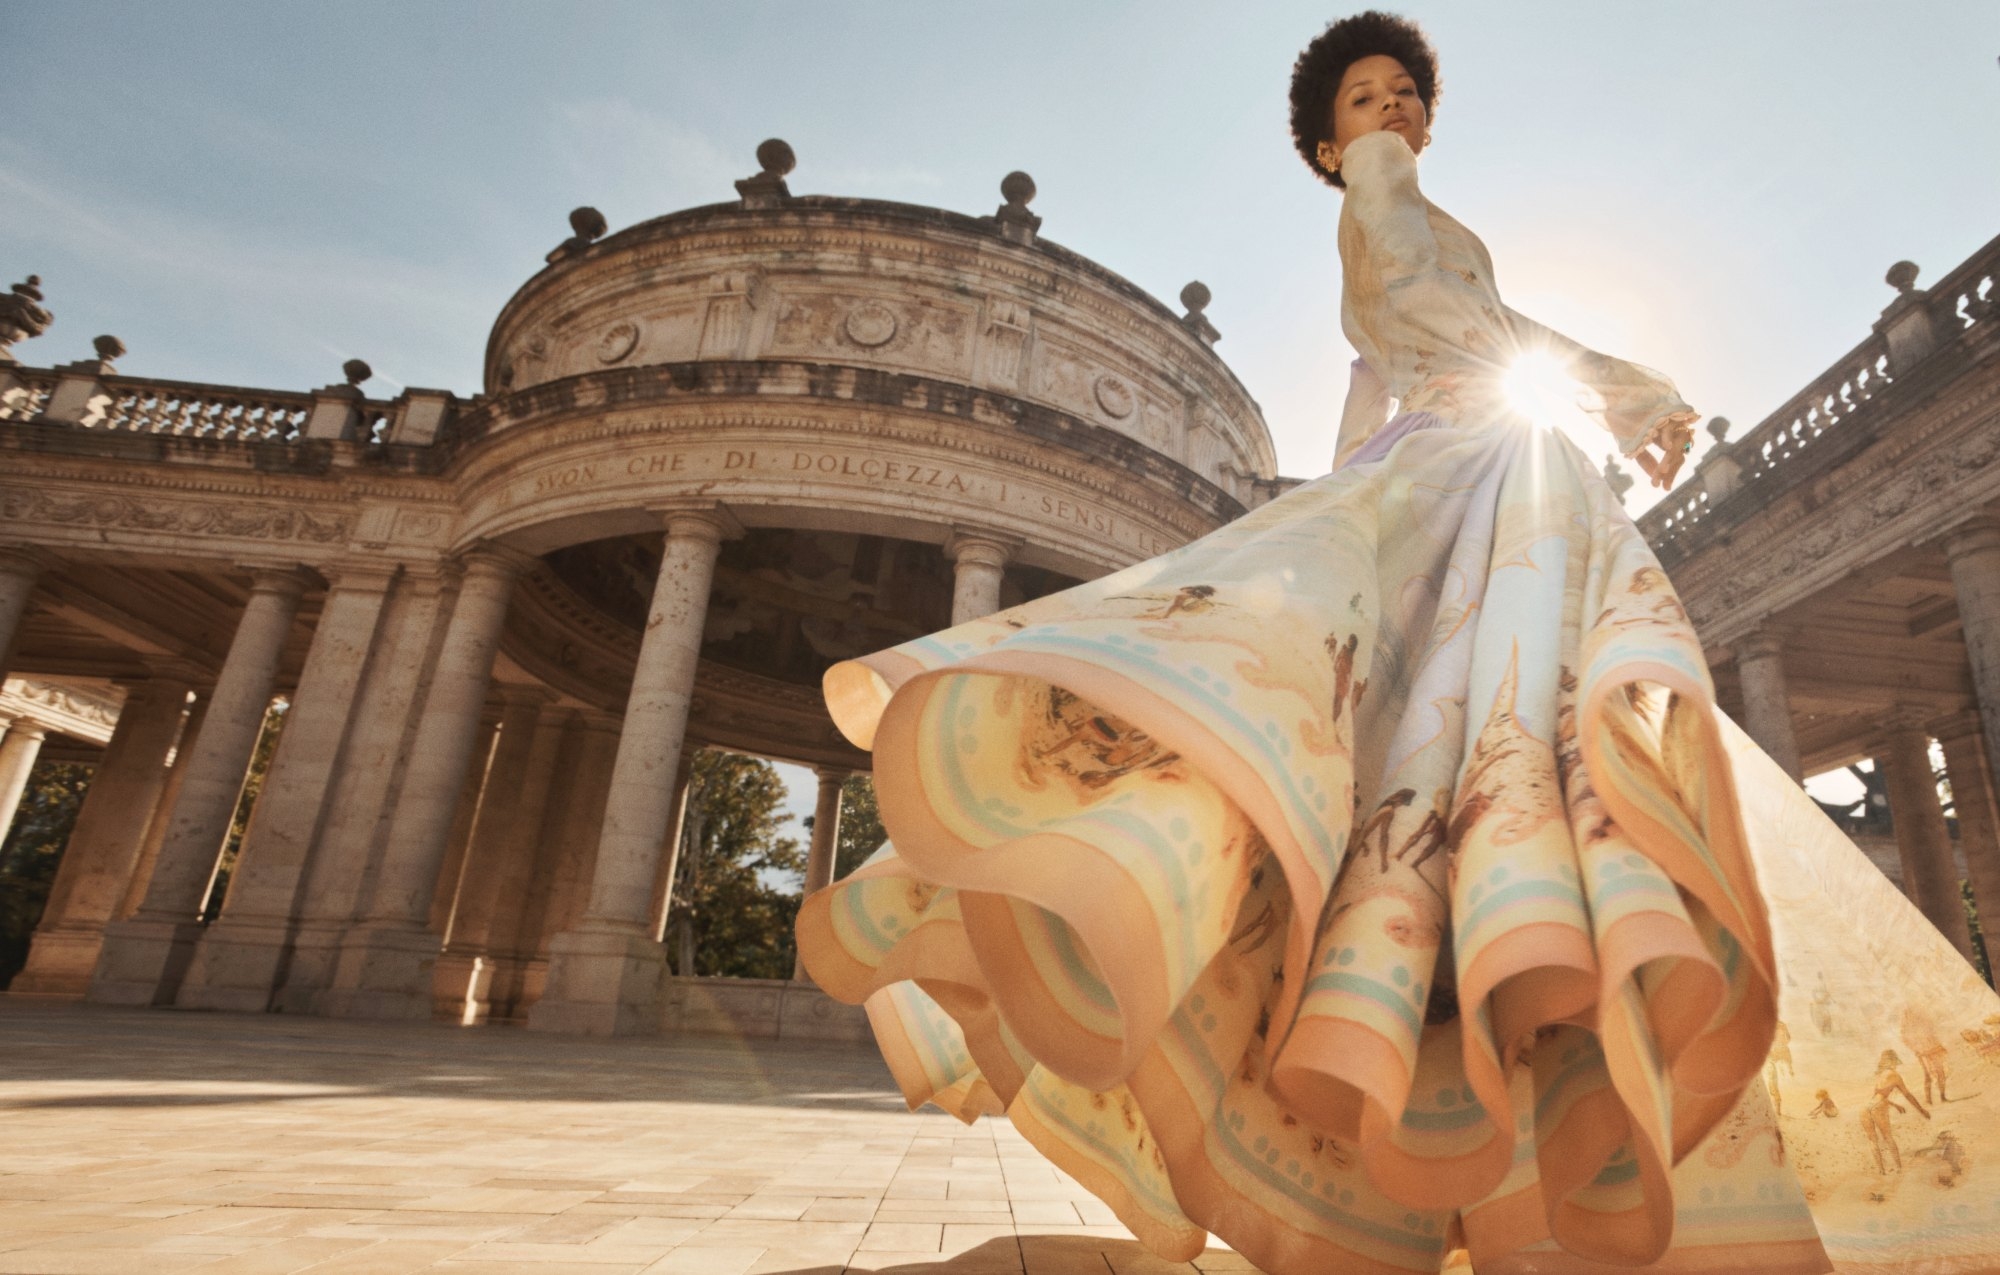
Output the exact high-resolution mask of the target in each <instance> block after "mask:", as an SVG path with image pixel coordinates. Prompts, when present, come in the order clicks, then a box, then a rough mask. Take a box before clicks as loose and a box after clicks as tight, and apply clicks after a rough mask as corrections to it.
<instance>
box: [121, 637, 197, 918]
mask: <svg viewBox="0 0 2000 1275" xmlns="http://www.w3.org/2000/svg"><path fill="white" fill-rule="evenodd" d="M186 680H188V681H191V682H194V684H195V700H194V702H193V703H192V704H189V705H188V709H187V719H186V721H185V722H183V723H182V725H181V733H180V736H179V737H178V738H177V739H175V740H174V750H173V763H172V764H171V765H169V766H168V767H167V782H166V786H165V787H163V788H162V789H161V790H160V799H159V800H158V801H156V802H154V803H153V817H152V819H151V820H149V821H148V822H147V824H146V835H145V837H144V839H143V840H141V842H140V843H139V859H138V862H136V863H134V864H133V865H132V879H131V881H130V882H129V883H128V884H127V885H126V887H125V897H124V898H123V899H122V900H120V901H119V904H118V910H117V912H116V913H115V914H114V917H115V919H117V920H120V921H122V920H124V919H125V918H126V917H129V916H131V915H132V914H133V913H134V912H136V911H138V910H139V904H140V902H141V901H142V900H144V899H145V897H146V886H147V884H148V883H149V882H151V881H152V879H153V865H154V864H155V863H157V862H159V859H160V843H161V842H163V841H165V840H166V836H167V822H168V820H170V819H171V818H172V817H173V813H174V806H175V804H176V803H177V802H179V801H180V797H181V784H182V782H183V781H185V780H186V779H187V773H188V768H187V760H188V755H189V752H190V751H191V750H192V749H193V748H194V741H195V738H196V736H198V735H200V734H201V723H202V719H203V718H205V717H207V716H208V703H209V700H210V698H211V697H212V692H211V691H208V690H205V689H203V687H202V685H201V682H202V681H204V680H206V679H201V678H199V676H198V673H192V672H191V673H190V674H189V676H188V677H187V679H186Z"/></svg>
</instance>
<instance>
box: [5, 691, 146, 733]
mask: <svg viewBox="0 0 2000 1275" xmlns="http://www.w3.org/2000/svg"><path fill="white" fill-rule="evenodd" d="M123 706H124V697H123V695H121V694H120V693H118V692H117V691H115V690H113V689H111V688H109V687H103V688H99V687H85V686H80V685H76V684H73V683H68V682H54V681H50V680H48V679H46V678H39V677H10V678H8V679H7V680H6V682H5V684H4V685H0V719H10V718H16V717H24V718H27V719H29V720H31V721H34V722H39V723H40V724H41V725H42V726H43V727H45V728H47V729H49V730H55V731H61V732H62V733H63V734H65V735H71V736H74V737H76V738H77V739H87V740H90V741H92V742H93V743H99V744H101V743H104V742H105V741H106V740H108V739H110V738H111V732H112V731H113V730H114V729H115V728H116V727H117V725H118V713H119V710H120V709H121V708H122V707H123Z"/></svg>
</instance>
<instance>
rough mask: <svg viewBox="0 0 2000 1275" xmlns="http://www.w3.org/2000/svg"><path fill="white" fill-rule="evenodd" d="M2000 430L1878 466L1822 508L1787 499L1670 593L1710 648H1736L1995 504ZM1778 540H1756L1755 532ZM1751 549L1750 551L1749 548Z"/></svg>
mask: <svg viewBox="0 0 2000 1275" xmlns="http://www.w3.org/2000/svg"><path fill="white" fill-rule="evenodd" d="M1996 459H2000V429H1996V428H1995V427H1994V424H1993V422H1992V421H1991V420H1988V421H1986V422H1984V423H1983V424H1975V425H1973V426H1971V427H1970V428H1969V429H1966V430H1964V431H1963V432H1961V433H1959V434H1957V435H1955V436H1954V437H1952V438H1950V439H1949V440H1944V441H1941V442H1940V444H1939V445H1938V446H1936V447H1934V448H1933V449H1931V450H1930V451H1927V452H1925V453H1923V454H1921V455H1919V456H1916V457H1910V458H1904V459H1900V460H1899V461H1898V463H1896V464H1894V465H1884V466H1882V467H1881V468H1879V469H1878V470H1877V471H1876V472H1875V473H1874V474H1872V475H1871V476H1870V481H1868V482H1867V483H1865V484H1863V485H1858V486H1853V487H1848V488H1846V489H1844V490H1841V491H1840V492H1839V493H1838V495H1837V496H1835V497H1833V498H1831V499H1827V498H1825V496H1824V493H1821V494H1816V495H1815V496H1814V497H1813V498H1812V499H1810V500H1808V499H1805V498H1804V497H1803V496H1802V494H1801V493H1798V492H1792V493H1787V495H1786V497H1785V498H1784V499H1782V500H1781V501H1779V502H1777V503H1776V504H1774V505H1773V506H1772V507H1771V508H1769V509H1767V510H1765V511H1763V512H1761V513H1759V514H1758V515H1757V517H1756V519H1755V520H1754V521H1753V522H1751V523H1749V524H1746V525H1744V526H1742V527H1739V528H1737V529H1736V531H1735V534H1734V535H1733V537H1732V538H1731V540H1730V542H1729V543H1726V544H1711V545H1706V546H1704V547H1703V548H1702V549H1701V550H1698V551H1697V552H1696V553H1695V554H1693V555H1692V556H1691V557H1689V558H1688V559H1686V560H1684V561H1683V562H1681V563H1679V564H1677V565H1676V567H1675V568H1674V572H1673V575H1674V584H1675V588H1676V589H1677V590H1678V591H1679V592H1680V594H1681V598H1682V600H1683V601H1684V602H1685V603H1686V605H1687V608H1688V614H1689V617H1690V618H1691V619H1693V620H1694V622H1695V625H1696V627H1697V628H1698V629H1699V630H1700V632H1701V636H1702V640H1703V641H1704V642H1707V643H1709V644H1711V645H1716V644H1724V643H1728V642H1730V641H1733V640H1735V639H1736V638H1737V637H1739V636H1741V633H1742V632H1743V631H1744V630H1746V629H1747V628H1748V627H1749V626H1750V625H1752V624H1754V623H1755V622H1756V620H1757V619H1758V618H1759V617H1760V616H1764V615H1768V614H1770V613H1771V612H1773V611H1778V610H1782V609H1783V608H1784V607H1786V606H1789V605H1792V604H1793V603H1795V602H1798V601H1800V600H1803V599H1804V598H1806V597H1809V596H1811V595H1812V594H1813V593H1816V592H1818V591H1819V590H1821V589H1825V588H1827V587H1829V586H1831V585H1833V584H1834V583H1836V582H1837V581H1839V580H1840V579H1841V578H1843V577H1845V576H1846V575H1848V574H1849V573H1850V572H1852V571H1853V570H1854V569H1855V568H1856V567H1858V566H1861V565H1863V564H1865V563H1867V562H1869V561H1872V560H1873V559H1874V558H1876V557H1878V556H1880V555H1882V554H1884V553H1887V552H1889V551H1891V550H1893V549H1896V548H1898V547H1901V546H1902V545H1906V544H1910V543H1912V542H1916V541H1921V540H1924V539H1927V538H1928V537H1929V536H1931V535H1935V534H1937V533H1938V532H1939V531H1940V530H1942V529H1943V525H1944V523H1943V521H1942V520H1941V518H1940V513H1941V512H1944V511H1971V510H1973V509H1976V508H1978V507H1980V506H1981V505H1983V504H1984V503H1986V502H1988V501H1991V500H1994V499H1996V498H2000V464H1996V463H1995V462H1996ZM1773 524H1776V525H1782V526H1784V528H1785V530H1784V531H1783V532H1782V533H1778V534H1773V535H1769V536H1760V535H1758V534H1756V529H1757V527H1758V526H1760V525H1773ZM1751 545H1755V546H1756V548H1755V550H1754V552H1753V551H1750V550H1749V549H1747V548H1746V546H1751Z"/></svg>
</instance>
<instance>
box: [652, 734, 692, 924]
mask: <svg viewBox="0 0 2000 1275" xmlns="http://www.w3.org/2000/svg"><path fill="white" fill-rule="evenodd" d="M695 751H696V750H695V749H692V748H689V747H688V746H687V741H686V740H682V741H681V760H680V765H678V766H676V767H674V806H673V814H672V815H671V816H670V817H669V818H668V820H667V838H666V844H665V845H664V846H662V847H661V848H660V873H659V876H657V877H656V878H654V881H653V910H652V912H651V913H650V914H649V916H650V919H649V920H648V921H647V922H646V930H647V932H648V933H650V934H651V935H652V936H653V941H654V942H656V943H659V942H665V941H666V937H667V914H668V913H669V912H672V911H673V910H674V876H675V874H676V873H678V872H679V871H680V867H681V838H682V835H683V833H684V832H685V830H686V828H687V808H688V790H689V788H691V787H692V786H693V782H694V755H695Z"/></svg>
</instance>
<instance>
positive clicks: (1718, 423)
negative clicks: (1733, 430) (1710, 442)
mask: <svg viewBox="0 0 2000 1275" xmlns="http://www.w3.org/2000/svg"><path fill="white" fill-rule="evenodd" d="M1708 436H1709V437H1710V438H1712V439H1714V440H1715V442H1716V445H1717V446H1718V447H1719V446H1721V445H1722V444H1723V443H1726V442H1728V441H1729V418H1728V417H1727V416H1711V417H1709V418H1708Z"/></svg>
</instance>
